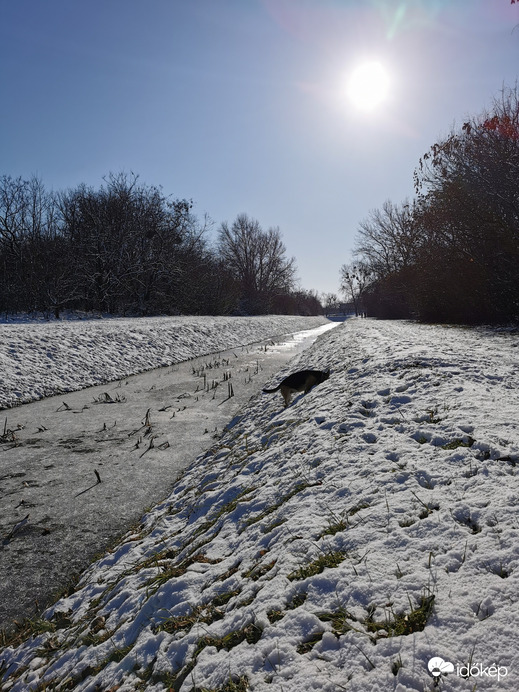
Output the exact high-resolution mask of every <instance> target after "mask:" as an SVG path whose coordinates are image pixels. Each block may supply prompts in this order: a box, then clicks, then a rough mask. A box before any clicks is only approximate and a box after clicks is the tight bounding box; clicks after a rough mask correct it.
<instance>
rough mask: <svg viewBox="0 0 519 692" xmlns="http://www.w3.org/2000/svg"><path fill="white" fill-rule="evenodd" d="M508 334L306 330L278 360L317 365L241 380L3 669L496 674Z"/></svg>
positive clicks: (413, 677)
mask: <svg viewBox="0 0 519 692" xmlns="http://www.w3.org/2000/svg"><path fill="white" fill-rule="evenodd" d="M518 343H519V338H518V336H517V334H514V333H510V334H508V333H503V334H499V333H495V332H491V331H489V330H483V329H481V330H472V329H463V328H457V327H442V326H435V325H417V324H414V323H410V322H384V321H372V320H362V319H352V320H348V321H347V322H346V323H345V324H344V325H343V326H340V327H338V328H336V329H334V330H332V331H330V332H328V333H326V334H324V335H323V336H321V337H320V338H319V339H318V340H317V341H316V343H315V344H314V345H313V346H312V347H311V348H310V349H309V350H308V351H306V352H305V353H303V354H301V355H300V356H298V357H297V358H296V359H295V360H294V361H293V362H292V363H291V364H290V366H289V368H286V369H285V370H284V371H283V373H280V375H279V377H281V376H282V375H284V374H285V372H289V371H294V370H297V369H304V368H305V367H306V366H307V364H308V363H312V366H313V367H316V368H320V369H323V370H324V369H327V368H328V367H329V368H330V369H331V375H330V378H329V380H327V381H326V382H324V383H322V384H321V385H319V386H317V387H315V388H314V389H313V390H311V392H310V393H308V394H307V395H305V396H304V395H298V396H297V397H295V398H294V400H293V403H292V404H291V405H290V406H289V407H288V408H287V409H283V408H282V400H281V397H280V395H279V394H274V395H265V394H262V393H261V392H258V393H257V394H256V395H255V396H254V397H253V398H252V399H251V400H250V402H249V403H248V404H247V405H246V406H245V407H244V408H243V409H242V410H241V411H240V413H239V414H238V415H237V416H236V417H235V418H234V419H233V420H232V421H231V422H230V423H229V424H228V426H227V431H226V433H225V434H224V435H223V436H222V437H221V439H219V440H218V441H217V442H215V444H214V445H213V447H212V448H211V449H210V450H209V451H208V452H206V453H204V454H202V455H200V456H199V457H198V458H197V459H195V460H194V462H193V463H192V465H191V466H190V467H189V468H188V469H187V470H186V471H185V472H184V474H183V476H182V477H181V478H180V479H179V480H178V481H177V483H176V485H175V487H174V490H173V492H172V493H171V495H170V496H169V497H168V498H167V499H166V500H165V501H164V502H162V503H160V504H159V505H157V506H155V507H154V508H153V509H152V510H150V511H149V512H148V513H147V514H146V515H145V516H144V517H143V518H142V521H141V524H140V526H139V527H138V528H137V529H134V530H133V533H128V534H127V535H126V536H125V538H124V539H123V541H122V542H121V543H120V544H119V545H117V546H116V547H115V548H114V550H113V551H112V552H110V553H109V554H107V555H105V556H104V557H102V558H101V559H100V560H98V561H97V562H96V563H94V564H92V565H91V567H90V568H89V569H88V570H87V571H86V572H85V573H84V575H83V577H82V580H81V582H80V583H79V585H78V587H77V589H76V591H75V592H74V593H73V594H71V595H70V596H68V597H67V598H63V599H61V600H60V601H58V602H57V603H56V604H55V605H54V606H53V607H51V608H50V609H49V610H48V611H47V612H46V614H45V617H46V618H47V619H48V620H49V621H50V622H51V623H54V626H53V628H52V629H53V630H54V631H51V632H47V633H44V634H39V635H37V636H35V637H34V638H31V639H29V640H27V641H26V642H24V643H22V644H20V645H19V646H18V647H14V646H13V647H6V648H5V649H4V650H3V652H1V653H0V661H2V659H3V670H4V671H5V673H4V678H3V680H4V683H3V688H2V689H6V690H13V691H15V690H16V691H21V690H31V689H35V688H36V687H37V686H38V685H40V689H42V688H43V687H44V684H45V683H46V684H47V685H48V686H49V687H51V686H52V685H53V684H55V685H58V684H60V685H63V686H64V688H66V689H71V688H72V687H73V689H74V690H81V691H83V690H84V691H86V690H89V691H93V690H96V689H102V690H108V689H112V688H115V687H116V686H117V685H119V687H118V688H117V689H119V690H137V689H146V690H157V691H158V690H164V689H168V688H170V687H173V686H174V689H177V690H181V692H188V690H195V689H196V690H202V689H208V690H223V689H231V688H230V686H229V681H230V680H231V679H232V680H234V681H235V687H234V689H251V690H254V691H256V690H257V691H258V692H267V691H268V692H274V691H277V692H281V691H282V690H283V691H285V692H286V691H287V690H294V691H295V690H320V691H321V690H323V691H325V692H332V691H334V692H335V690H341V689H345V690H348V691H350V690H352V691H355V692H361V691H362V692H364V691H366V690H370V691H371V690H373V691H378V690H395V691H396V692H406V691H408V690H416V691H418V690H420V691H421V692H422V691H423V690H433V689H444V690H455V691H457V690H473V689H475V688H476V687H475V686H477V690H506V691H510V692H512V691H514V690H516V689H517V688H518V680H517V676H518V672H519V654H518V651H519V631H518V628H517V623H518V618H519V605H518V595H517V594H518V593H519V588H518V586H519V585H518V580H519V569H518V567H519V540H518V538H519V482H518V480H517V461H518V459H519V434H518V425H519V422H518V419H517V411H518V404H519V393H518V392H519V365H518V359H517V346H518ZM279 377H278V378H274V379H273V380H271V381H270V382H268V383H265V384H271V383H272V382H274V381H275V382H277V381H279ZM433 597H434V598H433ZM431 659H436V660H435V661H433V662H432V663H431V667H433V666H438V669H437V670H436V669H435V668H434V670H435V672H438V673H440V674H439V675H437V676H436V677H433V675H432V673H431V672H430V670H429V668H428V664H429V662H430V661H431ZM437 659H441V660H442V661H443V663H439V662H438V660H437ZM448 664H451V665H448ZM1 669H2V667H1V664H0V670H1ZM442 670H443V671H444V672H441V671H442ZM67 681H68V682H67ZM238 681H240V683H239V682H238ZM246 682H247V685H248V687H246ZM239 684H240V686H239V687H238V685H239ZM66 685H68V687H65V686H66ZM226 685H227V687H226ZM58 689H59V687H58Z"/></svg>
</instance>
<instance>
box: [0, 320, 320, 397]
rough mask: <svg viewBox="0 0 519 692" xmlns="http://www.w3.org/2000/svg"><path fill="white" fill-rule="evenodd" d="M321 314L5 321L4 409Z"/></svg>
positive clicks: (0, 369) (0, 364)
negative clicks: (20, 322)
mask: <svg viewBox="0 0 519 692" xmlns="http://www.w3.org/2000/svg"><path fill="white" fill-rule="evenodd" d="M324 321H325V320H324V318H322V317H313V318H311V317H296V316H294V317H291V316H286V315H285V316H280V315H269V316H262V317H203V318H200V317H149V318H140V319H124V318H120V319H106V320H85V321H75V322H67V321H65V322H51V323H48V324H45V323H41V322H36V323H34V322H28V323H25V324H2V325H1V326H0V332H1V335H2V341H1V343H0V408H7V407H10V406H16V405H19V404H21V403H27V402H29V401H35V400H37V399H41V398H42V397H45V396H51V395H53V394H58V393H63V392H70V391H75V390H78V389H82V388H84V387H89V386H93V385H96V384H100V383H102V382H111V381H114V380H118V379H121V378H123V377H126V376H128V375H133V374H135V373H138V372H143V371H144V370H149V369H151V368H158V367H160V366H166V365H172V364H173V363H179V362H181V361H184V360H187V359H189V358H194V357H196V356H200V355H205V354H207V353H215V352H217V351H223V350H227V349H230V348H233V347H237V346H242V345H244V344H251V343H254V342H256V341H261V340H262V339H267V338H272V337H274V336H276V335H280V334H286V333H287V331H296V330H299V329H308V328H309V327H310V326H317V325H318V324H322V323H323V322H324Z"/></svg>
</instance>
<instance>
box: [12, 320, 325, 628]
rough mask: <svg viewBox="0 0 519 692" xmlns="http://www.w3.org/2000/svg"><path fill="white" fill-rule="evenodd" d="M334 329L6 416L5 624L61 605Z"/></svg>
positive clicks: (245, 349) (321, 329) (56, 398)
mask: <svg viewBox="0 0 519 692" xmlns="http://www.w3.org/2000/svg"><path fill="white" fill-rule="evenodd" d="M335 326H337V325H336V323H327V324H325V325H323V326H321V327H318V328H315V329H310V330H308V331H305V332H299V333H297V334H295V335H292V337H289V338H287V339H286V341H285V342H281V343H278V344H275V345H274V344H272V342H271V341H267V342H262V343H258V344H255V345H252V346H247V347H239V348H235V349H233V350H230V351H226V352H221V353H219V354H213V355H209V356H202V357H200V358H197V359H195V360H190V361H187V362H183V363H179V364H177V365H174V366H171V367H164V368H160V369H156V370H152V371H149V372H145V373H142V374H139V375H133V376H131V377H127V378H124V379H123V380H121V381H120V382H118V383H114V382H112V383H110V384H103V385H100V386H97V387H90V388H88V389H84V390H81V391H77V392H72V393H67V394H63V395H58V396H54V397H50V398H47V399H43V400H41V401H37V402H33V403H30V404H26V405H23V406H19V407H16V408H13V409H9V410H6V411H4V412H3V414H2V417H1V421H2V429H1V430H0V433H2V432H3V427H4V419H6V420H7V423H6V427H7V429H8V430H12V431H13V434H14V436H15V438H16V442H17V444H18V446H13V445H11V444H3V445H1V446H0V494H1V497H2V502H1V506H0V628H6V629H10V628H11V626H12V622H13V620H14V619H21V618H24V617H29V616H31V617H32V616H34V614H35V613H37V612H38V611H40V610H42V609H43V608H44V607H45V606H46V605H48V604H49V603H51V602H53V600H55V596H56V594H57V592H59V591H60V590H62V589H63V588H64V587H65V586H66V585H67V583H69V582H71V581H72V580H73V579H74V577H75V576H76V575H78V574H79V573H80V572H81V571H82V570H83V569H84V568H85V567H87V566H88V565H89V564H90V562H91V561H92V560H93V558H94V557H95V556H96V554H102V553H104V552H105V551H106V549H107V548H108V547H109V546H110V545H111V544H112V543H114V542H115V541H116V539H117V538H118V537H119V536H120V535H121V534H122V533H124V532H125V531H126V530H127V529H128V527H129V526H130V525H131V524H132V523H135V522H138V521H139V519H140V517H141V516H142V513H143V511H144V510H145V509H146V508H148V507H151V506H153V505H155V504H156V503H157V502H159V501H160V500H162V499H164V498H165V497H166V496H167V495H168V494H169V493H170V491H171V489H172V487H173V484H174V482H175V480H176V478H177V477H178V474H179V473H180V472H181V470H182V469H183V468H184V467H185V466H187V465H188V464H190V463H191V462H192V461H193V460H194V459H195V457H196V456H197V455H198V454H199V453H200V452H202V451H204V450H205V449H207V448H208V447H210V446H211V444H212V443H213V442H214V438H215V437H216V436H217V435H218V433H220V432H221V431H222V428H223V427H224V426H225V424H226V423H228V422H229V421H230V420H231V419H232V417H233V416H234V415H235V413H236V412H237V411H238V410H239V409H240V407H241V406H242V405H243V404H244V403H245V402H246V401H248V399H249V398H250V397H251V396H253V395H257V394H258V392H259V390H260V388H261V387H262V385H263V384H264V383H265V382H266V381H267V380H268V379H269V378H271V377H272V376H273V375H274V374H275V373H276V372H277V371H278V370H279V369H280V368H282V367H283V366H284V365H285V364H286V363H287V361H288V360H289V359H291V358H292V357H293V356H294V355H296V354H298V353H301V352H302V351H303V350H304V349H306V348H308V347H309V346H310V345H311V343H313V342H314V341H315V339H316V338H317V336H318V335H320V334H322V333H323V332H325V331H327V330H328V329H330V328H332V327H335ZM311 365H312V364H311V363H308V366H309V367H310V366H311ZM204 384H205V389H204ZM230 386H232V393H233V396H232V397H231V398H228V395H229V392H230ZM96 472H97V473H98V474H99V477H100V479H101V482H100V483H99V482H98V481H97V476H96ZM27 515H29V518H28V521H27V522H26V523H25V524H24V525H23V526H20V527H19V528H18V529H16V531H14V533H13V534H12V536H11V537H10V538H6V536H8V535H9V533H10V532H11V531H12V530H13V528H14V527H15V526H16V524H17V523H18V522H19V521H21V520H23V519H24V518H25V517H26V516H27Z"/></svg>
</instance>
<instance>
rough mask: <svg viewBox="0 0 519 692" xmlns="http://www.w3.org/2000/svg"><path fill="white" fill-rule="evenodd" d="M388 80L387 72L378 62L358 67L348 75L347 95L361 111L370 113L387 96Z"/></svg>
mask: <svg viewBox="0 0 519 692" xmlns="http://www.w3.org/2000/svg"><path fill="white" fill-rule="evenodd" d="M390 82H391V80H390V78H389V74H388V72H387V70H386V69H385V68H384V66H383V65H382V64H381V63H379V62H378V61H375V60H374V61H371V62H364V63H361V64H360V65H358V66H357V67H356V68H355V69H354V70H353V72H352V73H351V75H350V78H349V81H348V85H347V94H348V96H349V98H350V100H351V101H352V102H353V103H354V104H355V106H357V108H359V109H360V110H363V111H372V110H374V109H375V108H376V107H377V106H379V105H380V104H381V103H382V102H383V101H385V99H386V98H387V96H388V93H389V86H390Z"/></svg>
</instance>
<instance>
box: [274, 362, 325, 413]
mask: <svg viewBox="0 0 519 692" xmlns="http://www.w3.org/2000/svg"><path fill="white" fill-rule="evenodd" d="M329 377H330V371H329V370H326V372H323V371H322V370H301V371H300V372H293V373H292V374H291V375H289V376H288V377H285V379H284V380H283V381H282V382H281V383H280V384H278V386H277V387H275V388H274V389H264V390H263V391H264V392H265V394H272V393H273V392H277V391H278V389H281V394H282V396H283V399H284V400H285V408H286V407H287V406H288V404H289V403H290V397H291V396H292V394H293V393H294V392H304V393H305V394H307V393H308V392H309V391H310V390H311V389H312V387H314V386H315V385H316V384H321V382H324V381H325V380H327V379H328V378H329Z"/></svg>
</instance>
